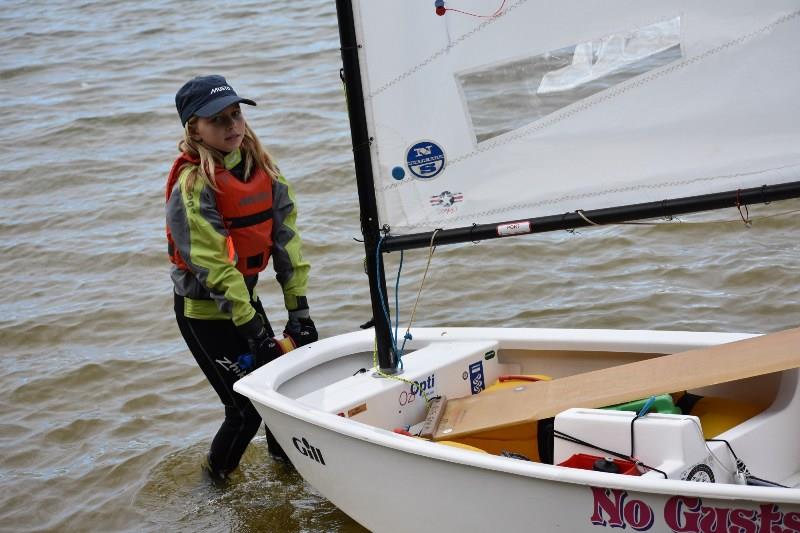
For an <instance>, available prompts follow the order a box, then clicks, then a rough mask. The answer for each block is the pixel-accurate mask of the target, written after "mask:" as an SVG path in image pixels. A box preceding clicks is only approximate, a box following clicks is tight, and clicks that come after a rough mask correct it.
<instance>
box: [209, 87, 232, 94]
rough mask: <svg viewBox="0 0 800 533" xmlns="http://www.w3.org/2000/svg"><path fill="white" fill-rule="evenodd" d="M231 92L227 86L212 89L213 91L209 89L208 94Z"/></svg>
mask: <svg viewBox="0 0 800 533" xmlns="http://www.w3.org/2000/svg"><path fill="white" fill-rule="evenodd" d="M232 90H233V89H231V88H230V86H228V85H221V86H219V87H214V88H213V89H211V92H210V93H208V94H209V95H212V94H214V93H221V92H222V91H232Z"/></svg>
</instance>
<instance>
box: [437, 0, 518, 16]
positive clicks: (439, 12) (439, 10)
mask: <svg viewBox="0 0 800 533" xmlns="http://www.w3.org/2000/svg"><path fill="white" fill-rule="evenodd" d="M506 1H507V0H503V3H502V4H500V7H498V8H497V9H496V10H495V12H494V13H492V14H491V15H478V14H477V13H470V12H469V11H461V10H460V9H453V8H452V7H441V8H437V9H436V14H437V15H439V16H442V15H444V14H445V13H446V12H448V11H452V12H453V13H461V14H462V15H469V16H470V17H478V18H483V19H490V18H494V17H497V16H499V15H500V13H501V12H502V11H503V8H504V7H505V5H506Z"/></svg>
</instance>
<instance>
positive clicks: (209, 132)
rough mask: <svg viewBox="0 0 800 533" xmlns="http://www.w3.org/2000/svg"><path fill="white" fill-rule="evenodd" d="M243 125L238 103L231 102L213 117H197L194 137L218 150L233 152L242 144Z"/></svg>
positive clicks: (242, 116)
mask: <svg viewBox="0 0 800 533" xmlns="http://www.w3.org/2000/svg"><path fill="white" fill-rule="evenodd" d="M244 125H245V122H244V115H243V114H242V111H241V110H240V109H239V104H233V105H230V106H228V107H226V108H225V109H223V110H222V111H220V112H219V113H217V114H216V115H214V116H213V117H208V118H204V117H197V128H196V131H195V133H194V137H195V140H200V141H203V142H204V143H205V144H207V145H209V146H211V147H212V148H216V149H217V150H219V151H220V152H225V153H228V152H233V151H234V150H236V149H237V148H239V146H240V145H241V144H242V139H244Z"/></svg>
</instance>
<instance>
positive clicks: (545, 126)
mask: <svg viewBox="0 0 800 533" xmlns="http://www.w3.org/2000/svg"><path fill="white" fill-rule="evenodd" d="M355 4H356V5H357V9H356V10H355V13H356V25H357V32H358V35H359V44H360V45H361V48H360V49H359V54H360V59H361V61H360V63H361V73H362V83H363V85H364V93H365V98H364V103H365V108H366V114H367V123H368V129H369V132H370V136H371V137H372V142H371V146H370V151H371V159H372V168H373V172H374V176H375V183H374V186H375V195H376V200H377V205H378V212H379V218H380V225H381V226H386V225H388V226H389V227H391V228H392V231H393V232H397V233H411V232H414V233H416V232H428V231H432V230H434V229H436V228H444V229H447V228H456V227H462V226H469V225H472V224H478V225H481V224H492V223H497V222H500V221H503V220H509V219H513V218H525V219H528V218H532V217H545V216H550V215H556V214H559V213H564V212H569V211H574V210H578V209H583V210H591V209H603V208H609V207H613V206H619V205H630V204H637V203H643V202H649V201H656V200H659V199H661V198H677V197H688V196H693V195H705V194H714V193H718V192H722V191H727V190H736V189H746V188H751V187H758V186H760V185H763V184H768V185H778V184H781V183H787V182H791V181H796V180H797V179H798V177H797V176H798V169H800V126H798V120H797V117H800V100H799V99H798V98H797V97H796V95H797V94H800V69H798V68H797V59H796V58H797V57H800V0H765V1H763V2H758V3H754V2H750V1H744V0H706V1H704V2H700V3H698V2H690V1H689V0H685V1H676V2H670V3H669V5H665V4H664V3H663V2H656V1H654V0H653V1H650V0H645V1H638V2H634V1H628V0H624V1H623V0H612V1H609V2H603V3H602V5H595V4H591V5H587V3H586V2H580V1H578V0H574V1H573V0H565V1H563V2H559V3H558V5H557V6H555V5H553V3H552V2H544V1H537V0H520V1H517V2H509V3H508V7H507V8H506V10H505V11H504V12H503V13H502V14H501V16H499V17H496V18H491V19H485V20H475V19H474V18H471V17H464V16H458V15H454V14H450V13H448V14H447V15H445V16H444V17H438V16H436V14H435V12H434V9H433V6H432V2H428V1H423V0H418V1H412V2H395V1H393V0H359V1H357V2H355ZM461 4H462V5H463V7H464V8H465V9H466V10H470V9H471V10H473V11H480V10H483V11H485V5H484V4H485V2H480V1H478V0H462V1H461ZM460 7H461V6H460Z"/></svg>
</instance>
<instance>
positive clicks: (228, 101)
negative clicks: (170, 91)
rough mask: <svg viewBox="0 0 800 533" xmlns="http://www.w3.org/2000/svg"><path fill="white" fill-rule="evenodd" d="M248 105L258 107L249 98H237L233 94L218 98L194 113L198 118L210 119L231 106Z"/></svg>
mask: <svg viewBox="0 0 800 533" xmlns="http://www.w3.org/2000/svg"><path fill="white" fill-rule="evenodd" d="M240 103H241V104H247V105H256V103H255V102H254V101H252V100H248V99H247V98H242V97H241V96H237V95H235V94H231V95H229V96H223V97H222V98H217V99H216V100H213V101H211V102H209V103H207V104H206V105H204V106H203V107H201V108H200V109H198V110H197V111H195V112H194V114H195V115H197V116H198V117H203V118H208V117H213V116H214V115H216V114H217V113H219V112H220V111H222V110H223V109H225V108H226V107H228V106H229V105H233V104H240Z"/></svg>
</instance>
